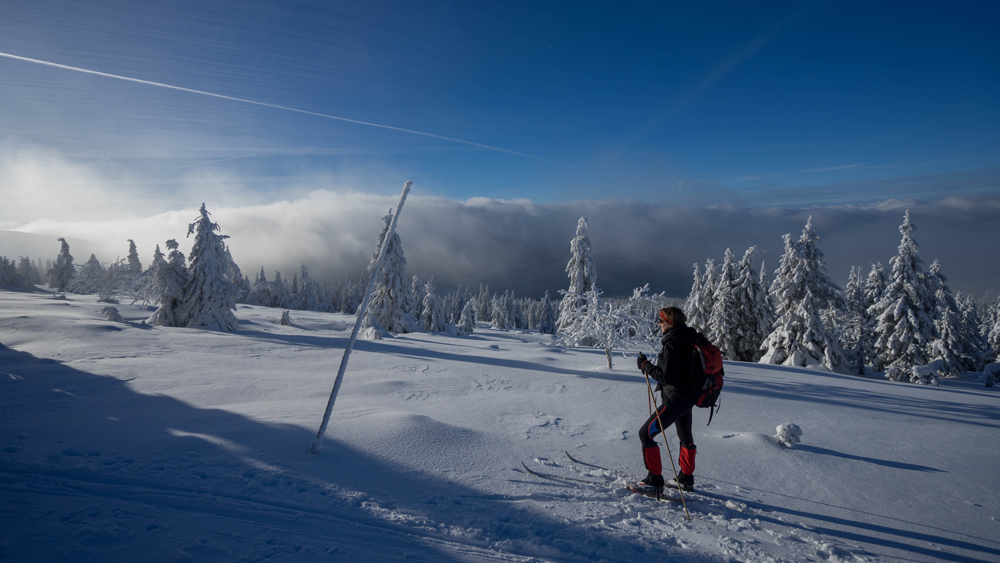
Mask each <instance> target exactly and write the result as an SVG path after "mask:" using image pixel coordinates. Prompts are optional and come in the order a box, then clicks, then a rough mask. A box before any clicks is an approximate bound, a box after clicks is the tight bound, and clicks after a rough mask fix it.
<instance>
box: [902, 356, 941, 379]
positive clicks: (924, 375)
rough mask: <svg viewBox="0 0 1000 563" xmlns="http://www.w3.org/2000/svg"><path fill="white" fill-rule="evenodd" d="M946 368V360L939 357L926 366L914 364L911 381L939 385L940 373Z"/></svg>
mask: <svg viewBox="0 0 1000 563" xmlns="http://www.w3.org/2000/svg"><path fill="white" fill-rule="evenodd" d="M943 369H944V360H942V359H941V358H938V359H936V360H934V361H933V362H931V363H929V364H927V365H925V366H913V369H912V370H911V371H912V374H911V375H910V383H920V384H922V385H939V384H940V381H939V380H938V375H939V374H940V373H941V371H942V370H943Z"/></svg>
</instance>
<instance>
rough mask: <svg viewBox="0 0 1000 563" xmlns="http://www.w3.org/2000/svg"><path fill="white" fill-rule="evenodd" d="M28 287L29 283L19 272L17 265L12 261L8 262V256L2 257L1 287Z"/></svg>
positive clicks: (0, 261) (0, 262)
mask: <svg viewBox="0 0 1000 563" xmlns="http://www.w3.org/2000/svg"><path fill="white" fill-rule="evenodd" d="M26 285H28V283H27V281H26V280H25V279H24V277H23V276H21V274H19V273H18V272H17V264H16V263H14V262H13V261H12V260H7V257H6V256H0V286H3V287H23V286H26Z"/></svg>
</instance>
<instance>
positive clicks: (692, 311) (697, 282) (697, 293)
mask: <svg viewBox="0 0 1000 563" xmlns="http://www.w3.org/2000/svg"><path fill="white" fill-rule="evenodd" d="M703 291H704V288H703V284H702V280H701V272H700V271H699V270H698V263H697V262H695V263H694V280H693V281H692V282H691V292H690V293H688V298H687V301H685V302H684V311H685V312H687V324H688V326H690V327H692V328H694V329H695V330H697V331H698V332H707V330H708V319H709V317H710V316H711V314H712V310H711V309H708V310H706V309H705V298H704V296H703V295H702V292H703Z"/></svg>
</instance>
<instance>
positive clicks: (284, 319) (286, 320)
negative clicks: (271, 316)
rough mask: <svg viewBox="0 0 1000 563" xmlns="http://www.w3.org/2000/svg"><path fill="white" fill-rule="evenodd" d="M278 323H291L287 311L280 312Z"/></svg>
mask: <svg viewBox="0 0 1000 563" xmlns="http://www.w3.org/2000/svg"><path fill="white" fill-rule="evenodd" d="M278 324H280V325H282V326H289V325H291V324H292V318H291V317H290V316H288V311H282V312H281V319H280V320H278Z"/></svg>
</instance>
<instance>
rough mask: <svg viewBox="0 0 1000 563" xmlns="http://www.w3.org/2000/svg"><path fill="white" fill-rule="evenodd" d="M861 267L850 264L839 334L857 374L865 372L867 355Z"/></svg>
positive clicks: (866, 319) (866, 324)
mask: <svg viewBox="0 0 1000 563" xmlns="http://www.w3.org/2000/svg"><path fill="white" fill-rule="evenodd" d="M864 283H865V282H864V279H863V274H862V271H861V268H860V267H859V266H851V273H850V274H849V275H848V277H847V287H846V288H845V290H844V299H845V300H846V302H847V307H846V309H845V310H844V316H845V319H844V331H843V333H842V335H841V340H840V344H841V346H842V347H843V348H844V349H845V350H850V351H851V358H852V361H853V363H854V365H853V368H854V370H855V371H856V372H857V373H858V375H864V374H865V362H866V359H867V357H868V355H867V350H868V348H870V344H869V343H868V334H869V333H868V326H869V324H870V323H869V320H868V306H867V304H866V302H865V286H864Z"/></svg>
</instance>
